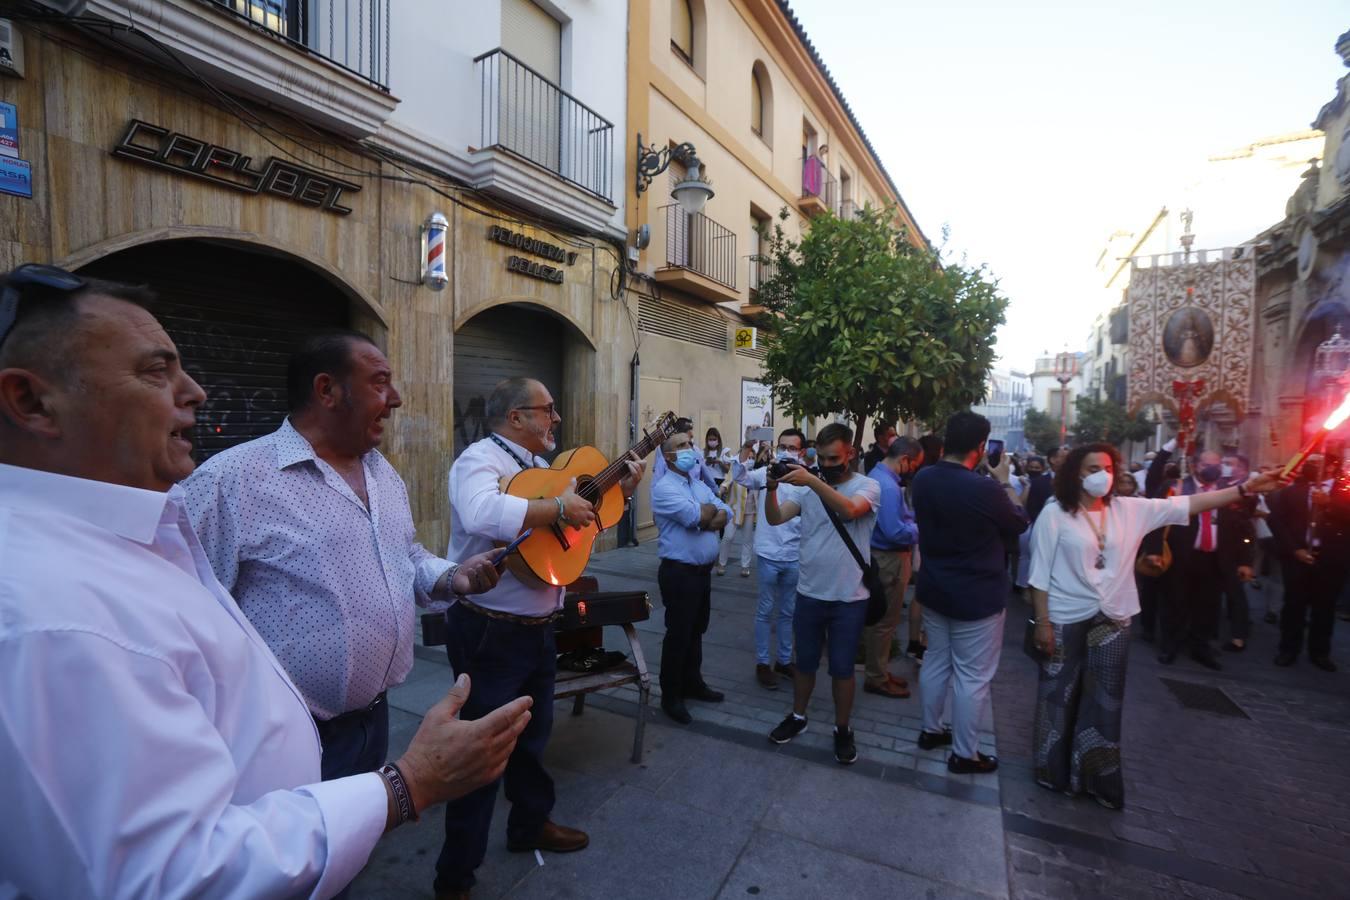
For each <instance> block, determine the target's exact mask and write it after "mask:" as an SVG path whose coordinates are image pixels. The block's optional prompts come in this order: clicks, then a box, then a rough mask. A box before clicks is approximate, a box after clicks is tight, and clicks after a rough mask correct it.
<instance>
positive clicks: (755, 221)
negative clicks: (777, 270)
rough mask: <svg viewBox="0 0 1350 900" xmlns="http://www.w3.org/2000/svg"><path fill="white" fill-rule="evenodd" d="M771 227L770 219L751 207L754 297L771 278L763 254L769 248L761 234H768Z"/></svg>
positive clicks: (751, 272) (752, 288)
mask: <svg viewBox="0 0 1350 900" xmlns="http://www.w3.org/2000/svg"><path fill="white" fill-rule="evenodd" d="M769 227H770V219H769V217H768V216H766V215H765V214H764V213H762V212H760V211H759V210H758V209H756V208H755V207H753V206H752V207H750V253H749V259H750V295H751V296H752V297H753V296H755V295H756V294H758V293H759V286H760V284H762V283H763V282H764V281H765V280H766V279H768V277H769V271H768V261H767V260H765V259H762V258H761V256H760V254H762V253H763V252H764V251H765V250H767V249H768V248H767V247H766V246H765V245H764V239H763V238H762V237H761V234H764V233H767V232H768V231H769Z"/></svg>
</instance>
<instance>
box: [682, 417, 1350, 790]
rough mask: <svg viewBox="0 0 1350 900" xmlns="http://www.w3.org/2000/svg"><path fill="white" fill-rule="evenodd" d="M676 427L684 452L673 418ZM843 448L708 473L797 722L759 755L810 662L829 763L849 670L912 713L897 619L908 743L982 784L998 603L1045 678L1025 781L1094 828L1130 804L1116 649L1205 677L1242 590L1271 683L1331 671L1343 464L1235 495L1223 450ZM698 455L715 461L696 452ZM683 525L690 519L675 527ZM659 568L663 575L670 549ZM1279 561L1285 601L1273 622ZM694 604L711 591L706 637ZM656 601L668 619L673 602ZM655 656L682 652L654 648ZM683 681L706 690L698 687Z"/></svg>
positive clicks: (760, 633)
mask: <svg viewBox="0 0 1350 900" xmlns="http://www.w3.org/2000/svg"><path fill="white" fill-rule="evenodd" d="M684 427H685V428H686V429H687V430H689V431H690V434H691V435H692V424H691V423H689V422H688V420H684ZM710 437H712V438H713V439H714V440H716V438H717V436H716V435H715V434H711V435H710ZM852 438H853V435H852V432H851V431H850V430H849V429H848V428H847V427H845V426H843V425H837V424H835V425H830V426H828V427H826V428H825V429H823V430H822V431H821V432H820V434H819V435H817V437H816V439H815V441H814V449H815V451H816V453H817V457H816V458H814V459H812V460H809V461H808V460H807V459H806V458H805V456H804V451H805V449H806V447H807V444H808V441H807V439H806V437H805V435H803V434H802V432H801V431H799V430H798V429H795V428H792V429H786V430H784V431H783V432H781V433H780V434H779V436H778V441H777V445H776V447H775V448H774V450H773V451H772V453H770V452H766V447H765V446H763V445H761V444H756V443H755V442H747V443H746V444H745V445H744V446H743V447H742V448H741V451H740V453H739V454H736V455H728V456H723V457H722V459H723V460H724V461H725V462H726V463H728V465H726V466H724V467H723V468H722V469H720V470H719V472H720V473H721V477H722V478H723V480H724V481H723V483H724V485H726V484H730V485H734V486H735V487H736V488H738V489H742V488H743V489H744V490H746V491H748V492H749V494H748V496H746V498H745V500H744V502H742V503H741V508H742V509H744V510H745V515H746V517H747V518H749V517H751V516H753V519H754V520H755V521H757V522H758V526H757V528H756V530H755V531H754V539H753V540H754V544H753V546H754V550H755V556H756V560H757V563H756V567H757V570H758V575H759V600H758V604H757V606H756V613H755V652H756V660H755V674H754V677H755V679H756V681H757V682H758V683H759V684H760V685H761V686H763V687H764V688H765V689H768V690H776V689H777V688H778V687H779V684H780V681H779V677H778V676H780V675H781V676H784V677H786V678H788V679H789V680H790V681H791V683H792V688H793V697H792V704H791V710H790V711H789V713H788V715H787V716H786V717H785V718H784V720H783V721H782V722H781V723H780V724H779V725H778V726H777V727H776V728H774V729H773V730H772V731H771V732H770V734H769V738H770V740H772V741H774V742H776V743H786V742H787V741H790V740H792V739H793V738H794V737H796V736H797V735H798V734H800V733H802V732H803V731H805V730H806V728H807V725H808V722H807V704H808V701H809V700H810V697H811V695H812V692H813V690H814V687H815V679H816V673H817V671H818V669H819V667H820V664H821V661H822V657H823V658H824V660H825V663H826V667H827V670H828V672H829V674H830V677H831V695H832V698H833V701H834V710H835V721H834V723H833V725H834V728H833V737H834V744H835V758H836V759H837V760H838V761H839V762H841V763H845V764H847V763H851V762H853V761H854V760H856V759H857V749H856V746H855V742H854V739H853V736H852V732H851V729H850V727H849V717H850V714H851V711H852V705H853V698H854V687H855V684H854V683H855V673H854V669H855V662H856V660H857V659H858V658H859V657H861V659H862V661H863V663H864V665H863V669H864V671H863V679H862V682H863V690H864V691H865V692H867V693H872V694H877V695H881V696H884V697H892V698H905V697H909V696H910V695H911V690H910V684H909V683H908V680H907V679H906V678H904V677H903V676H902V675H900V674H899V673H897V672H895V671H893V669H892V666H891V654H892V648H893V646H894V644H893V641H894V640H895V638H896V637H897V636H898V633H899V631H900V628H901V625H902V624H903V623H904V620H905V618H906V617H905V611H906V609H908V611H909V616H908V632H909V634H908V639H909V640H908V644H907V646H906V655H908V656H910V657H912V658H914V659H915V661H916V663H918V664H920V665H922V669H921V671H920V678H919V690H920V695H921V699H922V707H923V729H922V731H921V733H920V734H919V736H918V738H917V744H918V745H919V746H920V747H921V748H923V749H925V750H931V749H934V748H937V747H945V746H948V745H950V746H951V747H952V750H951V753H950V755H949V757H948V768H949V769H950V770H951V771H953V772H957V773H988V772H993V771H995V770H996V769H997V765H998V762H997V759H995V758H994V757H992V756H989V755H986V754H984V753H982V752H980V750H979V749H978V737H977V727H978V723H979V721H980V718H981V716H982V715H983V714H984V711H985V709H986V706H987V702H988V696H989V689H990V682H991V680H992V678H993V676H994V674H995V673H996V671H997V669H998V666H999V662H1000V659H999V658H1000V652H1001V648H1002V645H1003V631H1004V626H1005V618H1006V612H1007V608H1008V601H1009V597H1010V591H1009V588H1010V587H1011V588H1012V593H1013V594H1020V595H1022V596H1023V597H1024V598H1025V599H1026V600H1027V601H1028V602H1029V603H1030V605H1031V608H1032V611H1033V616H1032V618H1031V619H1030V620H1029V621H1028V622H1027V623H1026V631H1027V634H1026V636H1025V638H1026V639H1025V641H1024V645H1025V647H1026V649H1027V651H1028V652H1029V653H1031V654H1032V655H1033V656H1034V657H1035V658H1036V661H1037V663H1038V665H1039V684H1038V688H1037V698H1036V699H1037V702H1036V714H1035V715H1036V721H1035V729H1034V730H1035V746H1034V748H1033V755H1034V759H1035V777H1036V780H1037V782H1038V783H1040V784H1041V785H1043V786H1045V787H1047V788H1050V789H1054V790H1060V791H1065V792H1068V793H1076V794H1086V795H1089V796H1091V797H1093V798H1095V799H1096V800H1097V801H1098V802H1099V803H1101V804H1102V805H1103V806H1107V807H1110V808H1120V807H1121V806H1123V804H1124V787H1123V779H1122V777H1121V768H1120V740H1121V715H1122V709H1123V704H1124V697H1125V672H1126V663H1127V660H1128V655H1129V646H1130V637H1131V634H1132V633H1134V632H1136V631H1137V632H1138V636H1139V638H1140V639H1141V640H1143V641H1145V642H1148V643H1154V644H1156V645H1157V647H1158V659H1159V661H1160V662H1162V663H1164V664H1168V665H1171V664H1174V663H1175V662H1176V660H1177V657H1178V655H1179V654H1181V653H1183V652H1184V653H1186V654H1187V656H1188V657H1189V658H1190V659H1192V660H1194V661H1195V662H1196V663H1198V664H1200V665H1202V666H1204V667H1207V668H1210V669H1219V668H1221V667H1222V664H1221V662H1220V661H1219V658H1218V657H1219V654H1218V653H1216V652H1215V642H1216V641H1217V640H1218V638H1219V636H1220V628H1221V625H1222V624H1223V620H1224V619H1225V618H1226V621H1227V632H1228V636H1227V639H1226V640H1225V641H1224V642H1223V643H1222V645H1221V646H1222V648H1223V650H1225V651H1228V652H1231V653H1240V652H1243V651H1244V650H1245V649H1246V647H1247V641H1248V639H1249V637H1250V629H1251V627H1252V622H1251V620H1250V618H1249V617H1250V616H1251V614H1252V610H1251V607H1250V604H1249V602H1248V598H1249V592H1251V591H1260V592H1262V593H1263V594H1264V596H1265V597H1266V598H1267V599H1266V609H1265V621H1266V622H1269V623H1272V624H1274V623H1278V624H1279V626H1280V640H1279V650H1278V653H1277V655H1276V657H1275V664H1276V665H1278V666H1288V665H1292V664H1293V663H1294V662H1295V661H1296V660H1297V657H1298V655H1299V653H1300V652H1301V651H1302V649H1303V647H1304V644H1305V642H1306V645H1307V652H1308V656H1309V659H1310V661H1311V662H1312V663H1313V665H1315V666H1316V667H1318V668H1320V669H1323V670H1325V671H1335V670H1336V664H1335V663H1334V662H1333V661H1332V659H1331V658H1330V646H1331V631H1332V626H1333V622H1334V610H1335V604H1336V601H1337V598H1338V597H1339V596H1340V595H1341V594H1342V593H1344V592H1345V590H1346V587H1347V581H1348V580H1350V521H1347V520H1346V518H1345V517H1343V516H1342V515H1340V514H1336V515H1332V514H1331V513H1330V512H1329V510H1330V500H1329V497H1330V496H1331V491H1332V479H1331V477H1330V473H1333V472H1337V471H1339V462H1338V461H1337V460H1334V459H1331V460H1328V459H1326V458H1324V457H1321V456H1313V457H1311V458H1310V459H1309V460H1308V461H1307V463H1306V464H1305V465H1304V466H1303V468H1302V470H1301V472H1299V473H1298V474H1297V476H1296V479H1295V481H1294V483H1293V484H1292V485H1287V486H1286V485H1285V484H1284V483H1283V482H1282V481H1281V480H1280V479H1279V478H1277V477H1275V476H1273V475H1270V474H1253V473H1252V471H1251V468H1250V465H1249V463H1248V460H1247V458H1246V457H1245V456H1243V455H1242V454H1239V453H1237V452H1236V451H1235V450H1231V449H1230V450H1228V451H1225V452H1220V451H1214V450H1205V449H1203V448H1200V449H1196V450H1194V452H1193V453H1192V454H1191V455H1190V456H1189V458H1187V459H1186V460H1184V461H1182V460H1178V458H1177V456H1178V453H1177V445H1176V441H1175V440H1174V441H1169V442H1167V443H1166V444H1164V445H1163V447H1162V448H1161V449H1159V450H1158V451H1156V452H1150V453H1148V454H1147V455H1146V457H1145V458H1144V459H1142V460H1140V461H1138V462H1136V463H1133V464H1131V465H1130V466H1128V468H1127V467H1126V465H1125V464H1124V462H1123V461H1122V459H1121V456H1120V453H1119V451H1118V449H1117V448H1116V447H1114V446H1112V445H1110V444H1104V443H1094V444H1085V445H1081V446H1076V447H1067V446H1066V447H1058V448H1055V450H1054V451H1053V452H1052V453H1050V454H1048V455H1047V456H1039V455H1030V456H1025V457H1022V456H1016V455H1007V454H1003V453H1002V452H1001V448H997V446H996V445H995V446H996V449H994V450H993V451H992V452H991V450H990V442H989V440H988V438H989V423H988V421H987V420H985V419H983V418H982V417H980V416H978V415H976V414H974V413H960V414H957V415H955V416H953V417H952V418H951V419H950V420H949V421H948V422H947V424H946V428H945V430H944V433H943V434H942V435H940V436H939V435H927V436H925V437H923V438H918V439H914V438H910V437H905V436H900V435H898V434H897V432H896V430H895V428H893V427H890V426H886V425H881V426H878V427H877V428H876V429H875V431H874V439H875V440H874V443H873V444H872V446H871V447H870V448H869V450H868V451H867V453H866V454H865V455H864V456H863V458H862V461H861V466H859V465H858V464H856V463H855V462H854V452H855V451H854V449H853V441H852ZM682 445H683V444H681V446H682ZM703 458H704V459H705V460H707V461H709V464H710V461H711V454H710V453H709V452H708V451H707V450H705V451H704V457H703ZM691 462H692V459H691ZM710 484H711V482H710ZM1272 492H1273V493H1272ZM1267 496H1268V497H1269V502H1267ZM713 502H715V501H710V502H709V504H708V506H707V507H706V508H705V509H704V513H705V515H712V510H713V508H714V506H713ZM730 514H731V510H727V515H730ZM685 515H686V518H688V519H689V521H690V522H693V521H694V514H693V508H692V506H691V507H690V508H689V510H688V511H687V512H686V513H685ZM711 521H712V523H713V524H714V525H717V524H718V523H720V521H721V520H720V519H713V520H711ZM656 522H657V525H658V528H659V529H660V530H661V533H662V539H663V541H664V540H666V537H665V536H666V535H667V534H668V533H670V532H671V530H672V528H673V524H672V522H671V521H670V520H669V519H667V518H665V517H663V515H661V514H659V513H658V515H657V516H656ZM663 547H664V545H663ZM705 556H706V559H703V560H702V565H703V566H704V567H706V568H707V569H713V568H714V566H713V563H714V559H715V558H716V554H715V552H714V542H713V541H709V543H708V549H707V551H706V553H705ZM850 557H855V558H856V559H857V561H858V564H857V565H850V564H849V563H848V560H849V558H850ZM662 558H663V566H664V565H665V562H664V560H665V559H666V554H665V553H664V551H663V553H662ZM722 559H725V556H723V557H722ZM693 562H694V563H696V564H697V563H698V562H699V560H693ZM1274 563H1278V564H1279V566H1280V569H1281V576H1282V578H1281V580H1282V582H1283V587H1284V598H1285V599H1284V602H1283V604H1282V609H1280V611H1279V612H1278V614H1277V612H1276V608H1275V604H1274V603H1273V601H1272V600H1271V599H1270V598H1272V597H1273V595H1275V593H1276V590H1275V586H1274V585H1273V584H1271V583H1269V579H1270V575H1271V573H1272V566H1273V564H1274ZM743 568H745V566H744V565H743ZM869 568H871V569H873V570H874V571H875V573H876V582H877V584H878V587H879V589H880V590H881V591H883V592H884V594H885V604H884V612H877V613H875V614H874V615H873V616H872V617H870V618H869V617H867V616H866V615H865V614H866V612H867V607H868V600H869V597H870V594H871V592H870V590H869V586H868V579H867V577H866V575H865V573H866V571H867V570H868V569H869ZM1262 577H1265V578H1266V579H1267V580H1268V581H1267V584H1265V585H1262V583H1261V581H1260V579H1261V578H1262ZM911 580H912V581H913V582H914V590H913V593H912V596H911V595H910V594H909V593H908V588H909V585H910V582H911ZM664 591H665V588H664V585H663V595H664ZM709 591H710V580H709V579H706V578H705V579H704V580H703V581H702V582H700V592H701V593H700V594H699V598H698V603H699V610H700V613H699V615H700V618H699V619H698V621H699V622H700V623H706V620H707V607H708V603H709V600H708V598H709V596H710V594H709ZM664 599H665V602H666V604H667V608H668V609H670V608H671V607H672V606H674V607H675V608H678V607H679V605H680V603H681V599H680V598H679V597H678V596H674V595H672V596H670V597H664ZM1225 607H1226V609H1227V615H1226V617H1225V616H1222V615H1221V612H1222V611H1223V609H1224V608H1225ZM668 621H669V613H668ZM700 634H701V631H700ZM694 639H695V640H697V636H695V637H694ZM672 640H676V641H679V640H682V638H679V637H674V638H673V637H672V636H671V634H670V633H669V632H668V633H667V641H668V642H669V641H672ZM690 684H693V685H695V686H697V685H701V684H702V681H701V676H699V677H695V678H693V679H692V681H691V682H690ZM688 690H689V688H687V687H686V691H688ZM713 693H716V692H713ZM685 696H690V695H689V694H687V693H686V694H685ZM718 699H720V696H719V697H718ZM663 707H664V708H665V710H666V713H667V715H669V716H670V717H671V718H672V719H674V720H676V721H678V722H682V723H687V722H688V721H690V720H691V718H692V717H691V715H690V713H689V710H688V708H687V707H686V706H685V705H684V704H683V702H682V699H681V698H680V697H679V696H678V695H677V696H673V697H672V696H669V695H668V696H667V697H665V698H664V699H663ZM947 710H950V719H949V720H944V718H943V715H944V712H945V711H947Z"/></svg>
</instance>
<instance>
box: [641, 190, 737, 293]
mask: <svg viewBox="0 0 1350 900" xmlns="http://www.w3.org/2000/svg"><path fill="white" fill-rule="evenodd" d="M662 209H663V210H664V211H665V214H666V265H665V268H662V269H657V270H656V273H655V275H654V277H655V279H656V280H657V281H658V282H660V283H661V284H666V285H669V286H671V287H674V288H679V289H680V290H682V291H686V292H688V293H690V294H693V295H695V296H696V297H701V298H703V299H704V300H708V301H710V302H712V303H726V302H728V301H734V300H738V299H740V296H739V294H737V292H736V259H737V257H736V233H735V232H734V231H732V230H731V229H729V228H726V227H725V226H723V225H720V224H718V223H717V222H714V221H713V220H712V219H710V218H708V217H707V216H705V215H703V214H702V213H696V214H694V215H692V216H691V215H689V214H687V213H685V211H684V210H682V209H680V206H679V204H677V203H672V204H671V205H669V206H665V207H662Z"/></svg>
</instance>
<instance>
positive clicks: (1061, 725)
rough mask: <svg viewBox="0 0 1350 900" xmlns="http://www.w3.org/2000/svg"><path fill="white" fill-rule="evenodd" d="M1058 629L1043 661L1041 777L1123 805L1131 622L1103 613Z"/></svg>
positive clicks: (1038, 732)
mask: <svg viewBox="0 0 1350 900" xmlns="http://www.w3.org/2000/svg"><path fill="white" fill-rule="evenodd" d="M1054 631H1055V652H1054V655H1053V656H1052V657H1051V658H1050V659H1049V660H1046V661H1044V662H1042V663H1041V674H1040V681H1039V683H1038V685H1037V688H1036V723H1035V737H1034V742H1035V744H1034V746H1033V748H1032V751H1033V754H1034V757H1035V771H1036V781H1037V782H1038V783H1040V784H1041V785H1043V786H1045V787H1048V788H1051V789H1053V790H1058V791H1069V792H1072V793H1086V794H1091V795H1092V796H1094V797H1096V798H1097V799H1098V801H1100V802H1101V803H1103V804H1104V805H1107V806H1111V807H1115V808H1118V807H1121V806H1123V805H1124V803H1125V781H1124V778H1123V776H1122V772H1121V768H1120V713H1121V707H1122V705H1123V703H1124V700H1125V668H1126V663H1127V662H1128V660H1129V649H1130V640H1129V638H1130V625H1129V622H1128V621H1126V622H1117V621H1115V620H1114V619H1109V618H1107V617H1106V616H1104V615H1102V614H1101V613H1098V614H1097V615H1096V616H1094V617H1092V618H1091V619H1089V620H1087V621H1085V622H1075V623H1074V624H1072V625H1055V626H1054Z"/></svg>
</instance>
